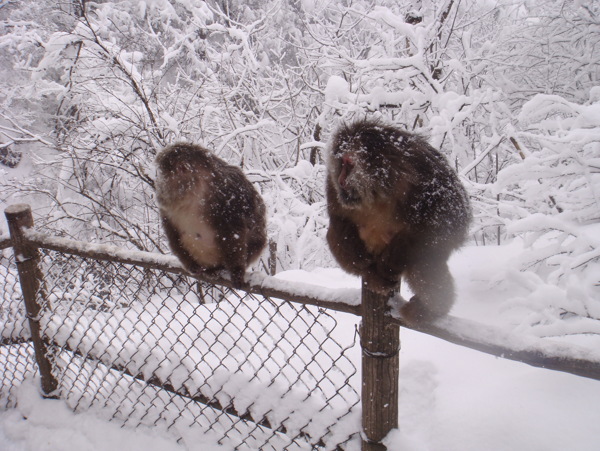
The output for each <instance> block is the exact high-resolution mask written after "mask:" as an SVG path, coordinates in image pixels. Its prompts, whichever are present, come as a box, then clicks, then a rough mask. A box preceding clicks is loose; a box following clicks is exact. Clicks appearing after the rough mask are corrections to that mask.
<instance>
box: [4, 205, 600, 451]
mask: <svg viewBox="0 0 600 451" xmlns="http://www.w3.org/2000/svg"><path fill="white" fill-rule="evenodd" d="M11 215H12V216H11ZM30 215H31V213H30V210H29V209H28V208H26V206H13V207H9V209H7V217H8V218H9V222H10V223H11V224H12V225H11V226H10V227H11V238H10V239H6V238H4V239H2V238H0V250H2V249H3V247H4V248H6V247H7V246H12V247H13V248H14V252H15V255H16V264H17V267H18V275H19V276H20V280H21V284H19V283H18V282H17V271H16V270H15V268H14V266H15V265H14V263H15V261H13V260H12V257H11V256H6V255H5V251H2V252H3V254H2V266H0V271H3V272H4V273H5V274H6V277H5V279H4V280H5V281H4V285H5V286H4V298H3V300H2V304H0V321H1V322H2V324H1V326H4V327H3V328H2V330H3V331H9V332H8V333H4V332H3V335H2V342H1V343H0V359H2V360H3V361H6V362H7V365H6V366H5V369H4V373H2V374H0V383H1V384H2V385H0V390H1V391H0V401H2V402H4V403H5V405H8V404H10V402H12V401H10V400H11V397H12V396H14V393H13V392H12V391H11V390H13V387H14V386H15V385H18V384H19V383H20V381H21V380H22V379H23V378H24V377H25V376H26V375H27V374H31V373H32V372H33V371H34V365H33V359H34V353H33V348H34V346H32V342H33V343H34V344H35V349H36V353H35V358H36V359H37V366H38V368H39V371H40V373H41V375H42V386H43V389H44V392H45V393H47V394H48V395H55V396H60V397H63V398H65V399H66V400H67V402H68V403H69V404H70V405H71V406H72V407H73V408H74V409H82V408H87V407H89V406H101V407H103V409H101V411H103V412H105V413H106V415H108V416H109V417H113V418H119V419H121V420H123V421H125V422H126V423H128V424H131V425H134V426H135V425H138V424H154V425H156V426H158V427H164V428H167V429H171V430H173V431H175V433H176V434H179V435H180V436H181V437H185V435H186V434H187V433H189V431H190V430H192V429H194V428H200V429H199V430H202V431H210V433H218V434H220V436H221V439H222V441H223V442H226V443H228V444H231V445H233V446H234V447H236V449H244V447H247V448H248V449H313V448H314V447H320V448H323V449H337V448H342V449H343V448H346V449H356V448H358V447H360V446H362V449H363V450H379V449H385V448H384V447H383V446H382V445H381V444H380V441H381V440H382V439H383V437H385V435H386V434H387V432H389V430H390V429H392V428H394V427H396V426H397V421H398V412H397V410H398V406H397V399H398V397H397V390H398V365H399V362H398V349H399V344H400V343H399V334H398V330H399V326H401V325H403V324H402V320H401V318H398V317H395V316H394V312H391V315H390V314H389V313H390V312H388V299H385V298H383V297H381V296H376V295H373V293H369V292H368V291H366V290H363V292H362V293H361V292H360V291H359V290H329V289H324V288H321V287H312V286H310V285H306V284H295V283H291V282H287V281H286V282H284V281H281V280H278V279H276V278H272V277H266V276H263V275H260V274H257V273H252V274H249V277H248V278H247V283H246V284H245V285H244V287H243V289H238V290H234V289H233V288H232V287H231V283H230V281H229V280H227V279H225V278H222V277H205V278H204V277H203V278H192V277H190V276H189V275H188V274H187V273H186V272H185V271H184V270H183V269H182V268H181V266H180V265H179V263H178V261H177V260H176V259H175V258H173V257H169V256H164V255H159V254H152V253H147V252H135V251H125V250H122V249H119V248H116V247H114V246H108V245H94V244H89V243H82V242H76V241H72V240H66V239H62V238H56V237H50V236H46V235H44V234H41V233H39V232H36V231H35V230H34V229H33V228H32V226H33V222H32V219H31V216H30ZM11 217H12V219H11ZM19 218H20V219H19ZM28 227H29V228H28ZM2 246H3V247H2ZM21 287H22V291H21ZM361 299H363V300H366V302H362V303H361ZM23 300H24V301H25V302H23ZM24 304H25V305H26V306H27V315H25V313H24ZM27 316H28V317H29V324H28V325H27V321H26V318H27ZM361 318H362V326H361V339H360V342H361V343H360V345H359V344H358V343H357V341H358V340H357V334H356V333H355V330H357V322H358V319H361ZM413 328H414V329H416V330H419V331H421V332H424V333H428V334H430V335H434V336H437V337H440V338H442V339H444V340H448V341H451V342H453V343H456V344H459V345H462V346H466V347H470V348H473V349H476V350H479V351H482V352H486V353H489V354H493V355H496V356H500V357H504V358H509V359H512V360H518V361H522V362H525V363H528V364H530V365H534V366H539V367H544V368H549V369H554V370H558V371H565V372H569V373H573V374H577V375H580V376H584V377H589V378H594V379H600V356H599V355H598V353H594V352H592V351H591V350H585V349H581V348H577V347H574V346H567V345H562V344H558V343H555V342H552V341H551V340H545V339H534V338H531V337H521V336H514V335H512V334H509V333H505V332H503V331H499V330H494V329H491V328H489V327H488V326H485V327H484V326H482V325H478V324H476V323H473V322H469V321H465V320H461V319H458V318H453V317H447V318H444V319H441V320H439V321H437V322H435V323H432V324H422V325H420V326H418V327H413ZM359 359H362V376H361V375H360V374H359V371H358V369H357V366H356V362H358V360H359ZM361 378H362V379H361ZM382 381H385V382H383V383H382ZM361 392H362V393H361ZM361 399H362V409H361V408H360V407H361V406H360V401H361ZM361 412H362V413H361ZM361 423H362V424H361ZM361 426H362V427H361ZM361 429H362V434H359V433H360V432H361Z"/></svg>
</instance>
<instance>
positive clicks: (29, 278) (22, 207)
mask: <svg viewBox="0 0 600 451" xmlns="http://www.w3.org/2000/svg"><path fill="white" fill-rule="evenodd" d="M4 214H5V215H6V220H7V221H8V229H9V231H10V237H11V239H12V243H13V252H14V254H15V261H16V263H17V271H18V272H19V280H20V282H21V290H22V292H23V299H24V300H25V309H26V311H27V318H28V320H29V328H30V329H31V339H32V341H33V347H34V350H35V359H36V361H37V364H38V368H39V370H40V376H41V382H42V391H43V393H44V396H45V397H47V398H53V397H55V396H54V395H55V393H54V392H55V391H56V389H57V387H58V382H57V380H56V378H55V377H54V375H53V374H52V364H51V363H50V360H49V359H48V348H47V346H46V343H44V341H43V340H42V337H41V334H40V319H39V314H40V310H41V306H40V304H38V302H37V299H38V296H39V299H41V300H44V299H45V298H46V292H45V286H44V280H43V274H42V271H41V269H40V266H39V260H40V256H39V251H38V249H37V247H36V246H33V245H31V244H30V243H29V242H28V241H27V239H26V238H25V237H24V236H23V229H24V228H30V227H33V215H32V214H31V207H29V205H26V204H16V205H11V206H9V207H7V208H6V209H5V210H4Z"/></svg>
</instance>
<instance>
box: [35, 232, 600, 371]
mask: <svg viewBox="0 0 600 451" xmlns="http://www.w3.org/2000/svg"><path fill="white" fill-rule="evenodd" d="M25 238H26V239H27V240H28V241H30V242H31V243H32V244H35V245H36V246H38V247H41V248H45V249H50V250H54V251H58V252H63V253H69V254H73V255H78V256H81V257H86V258H92V259H96V260H104V261H112V262H118V263H123V264H130V265H135V266H142V267H146V268H155V269H160V270H163V271H166V272H171V273H175V274H184V275H190V274H189V273H187V272H186V271H185V270H184V269H183V268H182V266H181V265H180V263H179V261H178V260H177V259H176V258H175V257H173V256H168V255H163V254H157V253H151V252H143V251H131V250H124V249H122V248H119V247H117V246H113V245H105V244H92V243H85V242H82V241H75V240H70V239H66V238H60V237H52V236H48V235H46V234H43V233H40V232H38V231H35V230H33V229H28V230H26V231H25ZM193 277H195V278H197V279H198V280H200V281H204V282H207V283H210V284H214V285H222V286H225V287H228V288H233V286H232V283H231V280H229V279H228V278H227V277H225V276H224V275H219V276H212V275H211V276H209V275H206V274H201V275H194V276H193ZM238 288H240V289H242V290H243V291H246V292H248V293H251V294H256V295H260V296H265V297H271V298H278V299H282V300H286V301H291V302H297V303H300V304H306V305H314V306H317V307H321V308H326V309H332V310H336V311H340V312H345V313H351V314H354V315H357V316H361V314H362V313H361V305H360V300H361V292H360V290H358V289H331V288H325V287H320V286H314V285H310V284H307V283H298V282H290V281H284V280H281V279H278V278H276V277H272V276H266V275H264V274H260V273H256V272H254V273H248V274H246V282H245V283H244V284H243V285H242V286H241V287H238ZM394 299H397V298H394ZM397 301H398V302H396V304H399V303H400V302H401V300H400V299H397ZM392 316H393V318H392V321H393V322H395V323H396V324H398V325H400V326H403V327H406V328H410V329H413V330H415V331H418V332H422V333H426V334H428V335H431V336H434V337H437V338H440V339H443V340H445V341H448V342H451V343H454V344H457V345H460V346H464V347H467V348H470V349H474V350H477V351H480V352H484V353H487V354H491V355H493V356H496V357H501V358H505V359H509V360H514V361H519V362H522V363H526V364H528V365H531V366H535V367H540V368H546V369H550V370H555V371H561V372H566V373H570V374H574V375H577V376H582V377H587V378H591V379H596V380H600V351H598V350H592V349H587V348H584V347H580V346H576V345H572V344H563V343H559V342H557V341H553V340H551V339H544V338H538V337H533V336H529V335H523V334H516V333H514V332H511V331H505V330H502V329H499V328H497V327H493V326H489V325H484V324H481V323H477V322H474V321H470V320H467V319H462V318H457V317H453V316H447V317H446V318H442V319H440V320H437V321H435V322H433V323H422V324H418V325H415V324H406V323H404V322H403V321H402V319H401V318H400V317H398V316H394V313H393V312H392Z"/></svg>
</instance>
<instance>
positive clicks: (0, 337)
mask: <svg viewBox="0 0 600 451" xmlns="http://www.w3.org/2000/svg"><path fill="white" fill-rule="evenodd" d="M33 374H35V356H34V353H33V346H32V344H31V342H30V334H29V327H28V325H27V316H26V313H25V304H24V303H23V296H22V294H21V286H20V284H19V275H18V273H17V267H16V265H15V263H14V257H13V252H12V249H0V408H7V407H13V406H14V405H15V403H16V396H17V388H18V387H19V385H21V382H22V381H23V380H24V379H25V378H26V377H27V376H32V375H33Z"/></svg>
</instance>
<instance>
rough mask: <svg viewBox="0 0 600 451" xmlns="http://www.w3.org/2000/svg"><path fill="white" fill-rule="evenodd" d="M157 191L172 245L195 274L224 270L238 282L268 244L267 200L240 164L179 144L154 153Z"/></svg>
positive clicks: (162, 217)
mask: <svg viewBox="0 0 600 451" xmlns="http://www.w3.org/2000/svg"><path fill="white" fill-rule="evenodd" d="M156 166H157V178H156V196H157V201H158V206H159V209H160V214H161V219H162V223H163V227H164V229H165V232H166V235H167V239H168V241H169V246H170V247H171V250H172V251H173V253H174V254H175V255H176V256H177V257H178V258H179V260H180V261H181V263H182V264H183V266H184V267H185V268H186V269H187V270H188V271H190V272H192V273H199V272H202V271H205V272H213V271H217V270H220V269H226V270H228V271H229V272H230V273H231V280H232V282H233V283H234V285H235V286H240V284H241V283H242V282H243V280H244V273H245V271H246V268H247V267H248V265H250V263H252V262H253V261H254V260H256V259H257V258H258V256H259V255H260V253H261V251H262V250H263V248H264V247H265V244H266V220H265V206H264V204H263V201H262V199H261V197H260V195H259V194H258V192H257V191H256V189H254V187H253V186H252V184H251V183H250V182H249V181H248V179H247V178H246V177H245V176H244V173H243V172H242V171H241V170H240V168H238V167H235V166H231V165H229V164H227V163H225V162H224V161H223V160H221V159H220V158H218V157H216V156H215V155H213V154H211V153H210V152H209V151H208V150H206V149H205V148H203V147H201V146H198V145H193V144H186V143H177V144H173V145H171V146H168V147H166V148H165V149H163V150H162V151H161V152H160V153H159V154H158V156H157V157H156Z"/></svg>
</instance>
